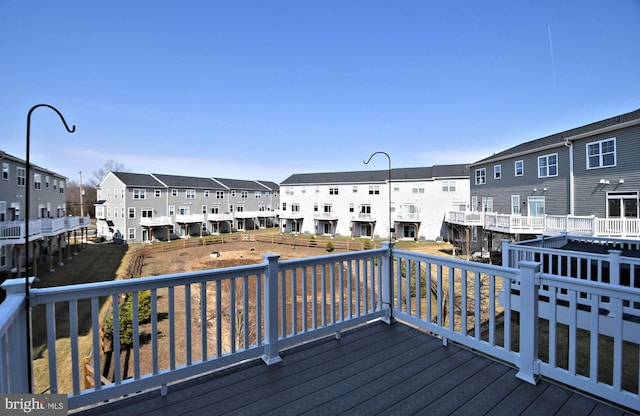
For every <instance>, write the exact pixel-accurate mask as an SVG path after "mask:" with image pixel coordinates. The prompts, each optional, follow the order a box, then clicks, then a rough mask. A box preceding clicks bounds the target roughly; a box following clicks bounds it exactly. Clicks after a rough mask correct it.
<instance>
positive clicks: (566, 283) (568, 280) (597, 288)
mask: <svg viewBox="0 0 640 416" xmlns="http://www.w3.org/2000/svg"><path fill="white" fill-rule="evenodd" d="M540 283H541V284H543V285H549V286H560V287H562V288H566V289H570V290H575V291H578V292H597V293H598V294H600V295H602V296H609V297H611V298H617V299H623V300H637V299H638V298H640V289H636V288H634V287H629V286H621V285H612V284H610V283H602V282H597V281H592V280H585V279H575V278H573V277H566V276H558V275H555V274H549V273H540Z"/></svg>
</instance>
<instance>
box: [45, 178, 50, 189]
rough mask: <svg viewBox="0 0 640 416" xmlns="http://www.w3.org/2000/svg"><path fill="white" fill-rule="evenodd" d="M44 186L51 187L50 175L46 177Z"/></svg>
mask: <svg viewBox="0 0 640 416" xmlns="http://www.w3.org/2000/svg"><path fill="white" fill-rule="evenodd" d="M44 187H45V188H48V187H49V175H47V176H45V177H44Z"/></svg>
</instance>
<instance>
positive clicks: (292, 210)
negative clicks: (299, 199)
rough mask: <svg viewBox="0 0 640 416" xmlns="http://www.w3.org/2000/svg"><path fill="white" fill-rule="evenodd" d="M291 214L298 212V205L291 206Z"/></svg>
mask: <svg viewBox="0 0 640 416" xmlns="http://www.w3.org/2000/svg"><path fill="white" fill-rule="evenodd" d="M291 212H300V204H291Z"/></svg>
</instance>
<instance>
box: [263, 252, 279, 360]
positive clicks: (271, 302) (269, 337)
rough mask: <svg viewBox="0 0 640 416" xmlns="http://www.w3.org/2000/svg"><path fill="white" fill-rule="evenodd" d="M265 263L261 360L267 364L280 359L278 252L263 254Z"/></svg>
mask: <svg viewBox="0 0 640 416" xmlns="http://www.w3.org/2000/svg"><path fill="white" fill-rule="evenodd" d="M263 258H264V260H265V262H266V263H267V272H266V274H265V277H266V285H265V286H266V287H265V291H264V338H265V339H264V355H263V356H262V360H263V361H264V362H265V363H266V364H267V365H271V364H275V363H279V362H280V361H282V358H280V355H279V354H280V350H279V347H278V273H279V270H280V267H279V266H278V259H279V258H280V255H278V254H265V255H264V256H263Z"/></svg>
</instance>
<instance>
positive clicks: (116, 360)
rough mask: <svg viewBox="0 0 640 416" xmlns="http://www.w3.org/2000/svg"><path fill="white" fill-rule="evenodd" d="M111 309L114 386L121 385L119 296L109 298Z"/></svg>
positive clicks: (117, 294) (116, 294) (115, 294)
mask: <svg viewBox="0 0 640 416" xmlns="http://www.w3.org/2000/svg"><path fill="white" fill-rule="evenodd" d="M111 305H112V309H113V337H112V338H111V339H112V345H113V360H112V361H113V377H114V382H115V384H116V385H120V384H121V383H122V370H121V368H120V294H119V293H114V294H113V295H112V296H111Z"/></svg>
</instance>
